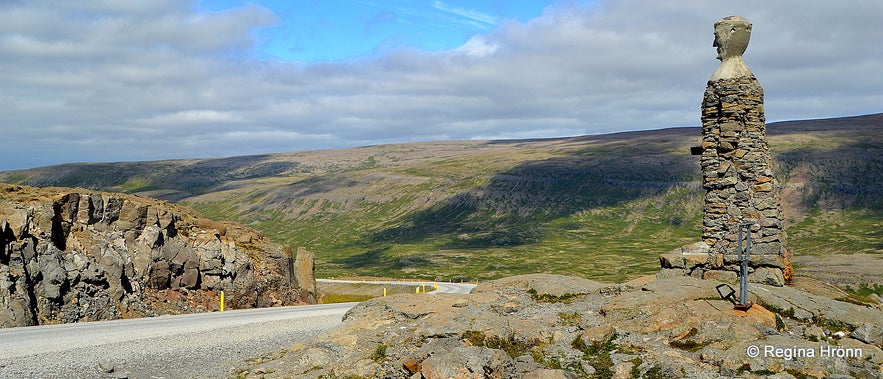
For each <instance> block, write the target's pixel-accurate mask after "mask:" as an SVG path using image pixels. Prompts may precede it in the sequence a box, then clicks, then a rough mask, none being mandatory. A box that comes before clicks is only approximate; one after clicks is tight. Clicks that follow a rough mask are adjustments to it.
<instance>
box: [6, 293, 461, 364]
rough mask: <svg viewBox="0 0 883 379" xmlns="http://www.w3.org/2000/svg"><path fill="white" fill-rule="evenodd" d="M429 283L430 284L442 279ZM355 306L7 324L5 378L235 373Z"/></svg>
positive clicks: (325, 326)
mask: <svg viewBox="0 0 883 379" xmlns="http://www.w3.org/2000/svg"><path fill="white" fill-rule="evenodd" d="M356 283H363V282H361V281H358V282H356ZM370 283H372V284H378V285H381V284H393V283H394V284H405V285H422V284H424V282H404V283H402V282H370ZM425 284H426V285H427V287H428V288H427V289H429V288H430V287H431V286H433V285H434V284H435V283H433V282H426V283H425ZM438 285H439V289H438V290H437V291H435V292H436V293H468V292H470V291H471V290H472V288H474V287H475V285H473V284H459V283H438ZM356 304H357V303H340V304H321V305H308V306H296V307H277V308H261V309H246V310H234V311H227V312H214V313H197V314H189V315H178V316H161V317H149V318H139V319H128V320H113V321H99V322H86V323H76V324H63V325H45V326H35V327H26V328H9V329H0V378H116V377H123V376H126V377H129V378H183V377H188V378H218V377H229V376H231V374H232V372H233V370H235V368H236V367H238V366H239V365H241V364H242V363H243V362H244V360H245V359H248V358H253V357H258V356H261V355H264V354H267V353H272V352H274V351H278V350H280V349H286V348H289V347H290V346H291V345H292V344H294V343H309V342H311V341H313V340H314V339H315V338H316V336H318V335H319V334H320V333H321V332H323V331H325V330H328V329H330V328H333V327H334V326H337V325H339V324H340V320H341V317H342V316H343V314H344V313H346V311H348V310H349V309H350V308H352V307H353V306H355V305H356ZM111 369H112V372H107V371H111Z"/></svg>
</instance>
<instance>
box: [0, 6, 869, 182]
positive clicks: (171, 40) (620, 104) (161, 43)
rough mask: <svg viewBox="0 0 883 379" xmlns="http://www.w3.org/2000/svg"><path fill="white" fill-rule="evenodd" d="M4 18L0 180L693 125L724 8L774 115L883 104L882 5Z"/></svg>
mask: <svg viewBox="0 0 883 379" xmlns="http://www.w3.org/2000/svg"><path fill="white" fill-rule="evenodd" d="M512 3H517V6H516V5H515V4H512ZM292 4H294V5H292ZM0 14H2V15H3V17H2V18H3V21H2V22H0V152H2V155H0V157H2V158H0V170H4V169H15V168H28V167H35V166H41V165H51V164H60V163H67V162H94V161H133V160H157V159H171V158H189V157H220V156H233V155H245V154H261V153H271V152H283V151H296V150H313V149H326V148H337V147H349V146H363V145H372V144H380V143H390V142H410V141H429V140H443V139H485V138H527V137H553V136H573V135H582V134H594V133H608V132H615V131H624V130H640V129H657V128H665V127H671V126H694V125H698V124H699V102H700V99H701V97H702V92H703V91H704V88H705V84H706V81H707V79H708V77H709V76H710V75H711V73H712V72H713V71H714V69H715V68H716V67H717V64H718V62H717V61H716V60H715V59H714V57H715V50H714V48H713V47H712V46H711V43H712V39H713V29H712V26H713V23H714V21H715V20H717V19H719V18H721V17H724V16H729V15H741V16H744V17H746V18H748V19H749V20H750V21H752V22H753V23H754V31H753V37H752V42H751V45H750V46H749V48H748V52H747V53H746V55H745V60H746V62H747V63H748V65H749V66H750V67H751V68H752V70H753V71H754V73H755V74H756V75H757V77H758V78H759V80H760V81H761V84H762V85H763V86H764V89H765V91H766V114H767V119H768V121H777V120H790V119H805V118H822V117H836V116H844V115H857V114H867V113H877V112H881V111H883V43H881V42H880V41H883V27H881V23H883V2H881V1H879V0H844V1H837V2H834V1H809V2H808V1H806V0H778V1H769V0H739V1H708V0H672V1H666V0H658V1H644V0H641V1H638V0H597V1H576V0H569V1H568V0H561V1H558V0H549V1H540V0H536V1H534V0H531V1H518V2H515V1H504V0H440V1H431V0H298V1H282V0H277V1H269V0H267V1H264V0H249V1H243V0H203V1H184V0H151V1H140V0H139V1H134V0H133V1H124V0H80V1H63V2H59V1H48V0H27V1H16V0H5V1H0Z"/></svg>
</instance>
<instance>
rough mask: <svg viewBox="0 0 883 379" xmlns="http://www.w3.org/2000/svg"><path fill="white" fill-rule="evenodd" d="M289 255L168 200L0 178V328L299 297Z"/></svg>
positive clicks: (303, 297)
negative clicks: (13, 182) (222, 297)
mask: <svg viewBox="0 0 883 379" xmlns="http://www.w3.org/2000/svg"><path fill="white" fill-rule="evenodd" d="M290 259H291V254H290V249H288V248H287V247H283V246H281V245H278V244H274V243H272V242H270V241H269V240H268V239H266V238H265V237H264V236H263V235H261V234H260V233H258V232H255V231H253V230H250V229H247V228H245V227H242V226H239V225H235V224H231V223H219V222H214V221H211V220H208V219H205V218H203V217H201V216H199V215H197V214H195V213H194V212H193V211H191V210H189V209H187V208H185V207H182V206H178V205H174V204H171V203H168V202H164V201H159V200H154V199H149V198H144V197H137V196H130V195H123V194H114V193H103V192H92V191H88V190H82V189H69V188H46V189H39V188H33V187H22V186H8V185H4V184H0V327H13V326H29V325H39V324H51V323H65V322H78V321H93V320H106V319H117V318H128V317H140V316H153V315H158V314H169V313H185V312H198V311H209V310H212V309H215V308H217V307H218V300H217V295H219V292H220V291H225V295H226V298H227V300H228V302H227V307H228V308H250V307H267V306H273V305H292V304H298V303H305V302H309V301H310V299H309V294H308V293H307V291H302V290H301V289H300V288H296V287H294V286H292V285H291V283H293V281H292V280H291V278H290V276H289V273H288V267H290V264H289V260H290Z"/></svg>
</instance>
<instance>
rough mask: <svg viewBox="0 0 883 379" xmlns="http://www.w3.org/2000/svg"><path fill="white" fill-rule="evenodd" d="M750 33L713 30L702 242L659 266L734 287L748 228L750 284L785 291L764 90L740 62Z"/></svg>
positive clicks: (739, 23) (745, 26)
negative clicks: (742, 233)
mask: <svg viewBox="0 0 883 379" xmlns="http://www.w3.org/2000/svg"><path fill="white" fill-rule="evenodd" d="M750 34H751V23H749V22H748V20H745V19H744V18H742V17H738V16H731V17H726V18H723V19H721V20H719V21H718V22H717V23H715V40H714V46H715V47H717V51H718V59H720V60H721V65H720V67H719V68H718V69H717V71H715V72H714V74H713V75H712V76H711V79H710V80H709V81H708V86H707V88H706V90H705V96H704V98H703V101H702V146H701V158H700V166H701V169H702V177H703V187H704V188H705V190H706V194H705V206H704V217H703V228H704V229H703V233H702V242H701V243H698V244H694V245H690V246H686V247H684V248H681V249H676V250H675V251H672V252H670V253H668V254H666V255H664V256H663V257H662V266H663V268H667V269H675V270H677V271H683V272H684V273H686V274H689V275H691V276H695V277H702V278H709V277H713V278H717V279H724V280H727V281H733V280H734V279H735V272H738V267H739V265H738V251H737V249H738V243H739V228H740V225H745V224H750V227H749V228H750V233H751V260H750V261H749V266H750V267H751V271H752V275H751V276H750V279H751V280H752V281H755V282H765V283H768V284H775V285H782V284H783V283H784V282H785V281H786V280H787V279H790V277H791V275H792V272H793V270H792V268H791V264H790V253H789V252H788V249H787V241H786V234H785V228H784V224H783V222H784V220H783V217H782V205H781V196H780V187H779V183H778V181H777V180H776V178H775V177H774V176H773V167H772V157H771V156H770V151H769V146H768V144H767V140H766V124H765V122H766V120H765V116H764V109H763V88H761V86H760V84H759V83H758V81H757V79H756V78H755V77H754V74H753V73H752V72H751V70H750V69H749V68H748V66H747V65H745V62H744V61H743V60H742V53H743V52H744V51H745V49H746V48H747V46H748V40H749V38H750Z"/></svg>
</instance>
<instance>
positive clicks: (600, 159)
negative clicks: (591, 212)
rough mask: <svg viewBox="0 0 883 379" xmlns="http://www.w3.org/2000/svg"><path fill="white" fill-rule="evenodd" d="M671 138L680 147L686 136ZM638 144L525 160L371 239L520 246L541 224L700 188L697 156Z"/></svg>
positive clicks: (532, 238)
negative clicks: (679, 189) (672, 191)
mask: <svg viewBox="0 0 883 379" xmlns="http://www.w3.org/2000/svg"><path fill="white" fill-rule="evenodd" d="M605 138H608V137H605ZM676 143H677V144H678V145H684V141H683V140H681V141H679V142H676ZM641 148H642V144H641V143H640V142H639V141H636V140H627V141H623V142H622V143H612V144H605V145H603V147H599V146H591V147H586V148H584V149H582V150H579V151H576V152H575V153H573V154H571V155H568V156H564V157H556V158H551V159H545V160H540V161H531V162H525V163H523V164H520V165H518V166H516V167H514V168H512V169H511V170H508V171H505V172H501V173H499V174H497V175H495V176H494V177H493V178H491V179H490V181H489V183H488V184H487V185H485V186H482V187H478V188H473V189H471V190H469V191H466V192H462V193H460V194H457V195H455V196H453V197H451V198H449V199H447V200H446V201H445V202H443V203H442V204H439V205H437V206H435V207H432V208H430V209H427V210H425V211H422V212H417V213H415V214H413V215H412V216H410V217H408V218H407V219H406V220H405V221H404V223H403V224H402V225H401V226H398V227H394V228H390V229H386V230H383V231H380V232H378V233H375V234H374V235H373V236H371V237H370V240H369V241H370V243H373V244H401V243H405V244H407V243H429V244H433V245H435V247H436V248H437V249H485V248H491V247H502V246H518V245H524V244H529V243H533V242H536V241H538V240H540V239H542V238H543V237H544V230H543V227H544V224H545V223H548V222H550V221H553V220H555V219H559V218H562V217H567V216H570V215H573V214H575V213H578V212H581V211H584V210H588V209H596V208H604V207H613V206H617V205H620V204H623V203H627V202H630V201H632V200H635V199H640V198H644V197H651V196H656V195H658V194H660V193H663V192H665V191H668V190H669V189H670V188H672V187H680V186H692V187H695V186H697V185H698V182H697V179H698V178H697V177H698V161H697V159H696V157H692V156H690V155H688V154H682V153H681V154H678V153H672V151H673V150H672V149H671V148H670V147H665V146H661V145H655V146H653V147H652V148H653V149H654V150H653V151H648V150H642V149H641ZM678 150H680V148H678ZM614 152H615V154H613V153H614Z"/></svg>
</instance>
